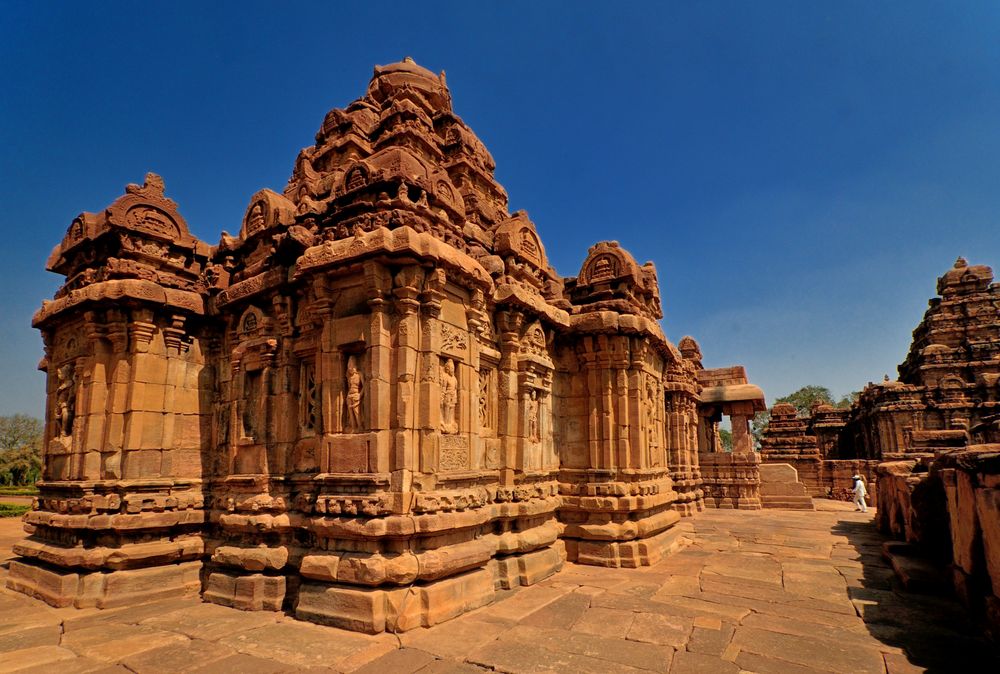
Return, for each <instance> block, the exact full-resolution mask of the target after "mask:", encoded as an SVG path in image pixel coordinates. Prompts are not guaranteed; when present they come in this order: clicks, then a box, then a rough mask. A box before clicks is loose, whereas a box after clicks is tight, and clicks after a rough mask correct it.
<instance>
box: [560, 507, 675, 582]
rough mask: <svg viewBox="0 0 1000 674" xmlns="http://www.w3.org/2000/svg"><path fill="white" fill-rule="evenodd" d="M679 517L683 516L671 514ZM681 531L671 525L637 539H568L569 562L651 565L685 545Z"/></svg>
mask: <svg viewBox="0 0 1000 674" xmlns="http://www.w3.org/2000/svg"><path fill="white" fill-rule="evenodd" d="M672 514H673V515H675V516H676V517H677V518H678V519H680V515H678V514H677V513H672ZM681 534H682V531H681V529H679V528H678V527H676V526H671V527H670V528H669V529H667V530H666V531H661V532H660V533H658V534H655V535H653V536H650V537H649V538H643V539H641V540H634V541H577V540H573V539H568V540H567V541H566V552H567V556H568V558H569V560H570V561H572V562H576V563H577V564H589V565H592V566H607V567H622V568H631V569H635V568H638V567H640V566H652V565H653V564H656V563H657V562H659V561H660V560H661V559H663V558H664V557H666V556H667V555H669V554H671V553H673V552H675V551H677V549H679V548H680V547H681V546H682V545H683V544H684V539H683V537H682V535H681Z"/></svg>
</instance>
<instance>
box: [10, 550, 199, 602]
mask: <svg viewBox="0 0 1000 674" xmlns="http://www.w3.org/2000/svg"><path fill="white" fill-rule="evenodd" d="M200 571H201V562H184V563H181V564H170V565H167V566H154V567H151V568H148V569H129V570H125V571H68V570H65V569H60V568H57V567H52V566H48V565H44V564H41V563H38V562H34V561H28V560H14V561H12V562H11V563H10V575H9V576H8V578H7V587H8V589H11V590H14V591H16V592H21V593H23V594H26V595H29V596H31V597H35V598H37V599H41V600H42V601H44V602H45V603H47V604H50V605H51V606H56V607H64V606H74V607H76V608H90V607H97V608H114V607H117V606H127V605H130V604H139V603H142V602H148V601H155V600H158V599H168V598H172V597H184V596H193V595H196V594H198V591H199V590H200V589H201V581H200V579H199V573H200Z"/></svg>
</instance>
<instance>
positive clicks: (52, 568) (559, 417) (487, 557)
mask: <svg viewBox="0 0 1000 674" xmlns="http://www.w3.org/2000/svg"><path fill="white" fill-rule="evenodd" d="M493 170H494V162H493V159H492V157H491V156H490V154H489V152H487V150H486V148H485V147H484V146H483V144H482V143H481V142H480V140H479V139H478V138H477V137H476V136H475V135H474V134H473V133H472V131H471V130H470V129H469V128H468V127H467V126H466V125H465V124H464V123H463V122H462V120H461V119H459V118H458V117H457V116H456V115H455V114H454V112H453V111H452V105H451V94H450V92H449V90H448V88H447V87H446V85H445V81H444V75H443V74H442V75H440V76H438V75H434V74H433V73H431V72H430V71H428V70H425V69H424V68H422V67H420V66H418V65H416V64H414V63H413V62H412V61H411V60H408V59H407V60H405V61H403V62H401V63H396V64H392V65H389V66H383V67H376V68H375V74H374V76H373V78H372V80H371V83H370V85H369V87H368V91H367V93H366V94H365V95H364V96H363V97H362V98H360V99H358V100H356V101H354V102H353V103H351V104H350V105H348V106H347V107H346V108H345V109H342V110H341V109H338V110H333V111H332V112H330V113H329V114H328V115H327V116H326V118H325V119H324V120H323V123H322V125H321V127H320V129H319V131H318V133H317V134H316V143H315V145H313V146H311V147H308V148H306V149H304V150H302V152H300V153H299V156H298V158H297V159H296V161H295V167H294V170H293V172H292V176H291V179H290V180H289V182H288V186H287V187H286V188H285V190H284V192H283V193H281V194H279V193H276V192H273V191H271V190H267V189H265V190H261V191H260V192H258V193H257V194H255V195H254V196H253V197H252V198H251V200H250V203H249V205H248V207H247V209H246V214H245V215H244V217H243V221H242V225H241V226H240V227H239V232H238V234H237V235H234V236H230V235H228V234H224V235H223V236H222V239H221V241H220V242H219V244H218V245H216V246H209V245H207V244H205V243H202V242H200V241H198V240H196V239H195V238H193V237H192V236H191V234H190V233H189V231H188V228H187V225H186V223H185V221H184V219H183V218H182V217H181V215H180V213H179V212H178V208H177V205H176V204H175V203H174V202H173V201H171V200H170V199H169V198H167V197H166V196H165V194H164V184H163V181H162V180H161V179H160V178H159V177H158V176H155V175H153V174H150V175H148V176H147V178H146V181H145V184H144V185H142V186H138V185H129V186H128V188H127V192H126V194H125V195H124V196H122V197H120V198H119V199H117V200H116V201H115V202H114V203H113V204H111V205H110V206H109V207H108V208H107V209H105V210H104V211H103V212H101V213H97V214H91V213H84V214H82V215H80V216H79V217H78V218H77V219H75V220H74V221H73V222H72V224H71V225H70V228H69V231H68V232H67V233H66V236H65V237H64V238H63V241H62V243H61V244H60V245H59V246H57V247H56V249H55V251H54V252H53V254H52V257H51V258H50V260H49V269H51V270H52V271H55V272H57V273H60V274H63V275H65V276H66V282H65V284H64V285H63V286H62V288H61V289H60V290H59V291H58V292H57V294H56V297H55V299H54V300H52V301H47V302H45V303H44V305H43V307H42V309H41V310H40V311H39V312H38V314H37V315H36V317H35V321H34V322H35V325H36V327H38V329H39V330H41V332H42V335H43V337H44V341H45V354H46V355H45V358H44V360H43V361H42V363H41V369H42V370H44V371H45V372H46V373H47V377H48V407H47V423H46V446H45V474H44V480H43V482H42V483H41V484H40V491H41V496H40V497H39V500H38V504H37V507H36V509H35V510H33V511H32V512H30V513H29V514H28V515H27V517H26V524H27V525H28V530H29V532H30V536H29V537H28V538H27V539H26V540H25V541H23V542H22V543H21V544H19V545H18V546H17V547H16V551H17V553H18V554H19V555H20V559H19V560H16V561H14V562H12V564H11V573H10V580H9V585H10V586H11V587H13V588H15V589H18V590H20V591H22V592H26V593H28V594H32V595H35V596H37V597H40V598H42V599H44V600H45V601H47V602H49V603H51V604H54V605H60V606H63V605H75V606H99V607H105V606H116V605H122V604H127V603H130V602H133V601H136V600H137V599H141V598H150V597H158V596H168V595H174V594H181V593H186V592H199V591H200V592H201V593H202V594H203V596H204V597H205V599H206V600H208V601H212V602H217V603H220V604H225V605H230V606H235V607H239V608H244V609H254V610H262V609H263V610H277V609H282V608H284V609H285V610H290V611H294V613H295V615H297V616H298V617H300V618H303V619H307V620H313V621H316V622H321V623H327V624H332V625H337V626H341V627H345V628H348V629H355V630H362V631H368V632H380V631H383V630H391V631H399V630H405V629H409V628H412V627H415V626H418V625H421V624H423V625H430V624H434V623H437V622H440V621H442V620H446V619H448V618H449V617H452V616H455V615H457V614H459V613H461V612H463V611H467V610H471V609H473V608H475V607H478V606H481V605H483V604H486V603H489V602H491V601H493V599H494V597H495V593H496V592H497V591H498V590H500V589H503V588H512V587H515V586H518V585H530V584H532V583H535V582H537V581H539V580H541V579H544V578H546V577H547V576H549V575H551V574H553V573H555V572H556V571H557V570H558V569H559V568H560V567H561V566H562V565H563V563H564V561H565V560H566V559H569V560H572V561H576V562H579V563H582V564H595V565H602V566H610V567H617V566H624V567H636V566H641V565H647V564H652V563H654V562H656V561H657V560H658V559H660V558H661V556H662V555H664V554H666V553H668V552H669V551H671V550H672V549H673V548H675V547H676V546H677V545H678V544H679V530H678V528H677V527H675V524H676V523H677V522H678V520H679V518H680V517H681V516H682V515H687V514H691V513H693V512H696V511H697V510H699V509H701V508H703V507H704V503H703V497H702V488H701V479H700V473H699V471H698V447H699V440H698V429H699V411H698V405H699V402H700V398H699V395H700V392H701V389H702V386H701V384H699V375H698V371H699V369H701V365H700V362H698V361H697V360H695V359H694V358H693V357H691V358H689V357H686V356H685V355H684V354H682V353H681V351H680V350H678V349H677V348H676V347H675V346H674V345H673V344H671V343H670V342H669V341H668V340H667V339H666V337H665V336H664V334H663V332H662V331H661V328H660V326H659V320H660V319H661V318H662V313H661V308H660V295H659V288H658V284H657V278H656V271H655V269H654V268H653V265H652V264H651V263H646V264H644V265H640V264H638V263H637V262H636V261H635V259H634V258H633V257H632V256H631V255H630V254H629V253H627V252H626V251H625V250H623V249H622V248H620V247H619V246H618V244H617V243H615V242H605V243H598V244H597V245H595V246H593V247H592V248H591V249H590V252H589V254H588V256H587V259H586V260H585V261H584V262H583V265H582V266H581V268H580V272H579V274H578V275H577V276H576V277H574V278H563V277H560V276H559V275H558V274H557V273H556V272H555V271H554V270H553V268H552V267H551V266H549V263H548V260H547V258H546V253H545V247H544V246H543V245H542V242H541V240H540V238H539V235H538V232H537V231H536V229H535V225H534V224H533V223H532V222H531V220H529V219H528V217H527V215H526V214H525V213H524V212H516V213H513V214H511V213H510V212H508V208H507V195H506V193H505V192H504V189H503V188H502V187H501V186H500V185H499V184H498V183H497V182H496V181H495V180H494V178H493ZM697 358H698V360H700V353H699V354H698V356H697ZM702 427H704V424H702Z"/></svg>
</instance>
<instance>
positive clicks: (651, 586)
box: [0, 502, 1000, 674]
mask: <svg viewBox="0 0 1000 674" xmlns="http://www.w3.org/2000/svg"><path fill="white" fill-rule="evenodd" d="M818 503H819V505H820V508H821V510H819V511H817V512H802V511H789V510H766V511H759V512H731V511H711V510H710V511H706V512H704V513H700V514H699V515H698V516H696V517H695V518H694V519H693V520H688V521H686V522H685V524H684V526H686V527H689V530H690V537H691V538H692V543H691V544H690V545H688V546H687V547H686V548H684V549H683V550H682V551H681V552H679V553H677V554H675V555H674V556H672V557H670V558H669V559H667V560H665V561H663V562H662V563H660V564H659V565H657V566H655V567H652V568H647V569H637V570H636V569H602V568H595V567H586V566H577V565H567V567H566V569H564V570H563V572H562V573H560V574H558V575H557V576H556V577H554V578H551V579H549V580H547V581H545V582H543V583H540V584H539V585H537V586H534V587H529V588H522V589H520V590H518V591H515V592H512V593H510V596H508V597H506V598H504V599H503V600H502V601H499V602H497V603H495V604H493V605H491V606H488V607H485V608H483V609H479V610H477V611H474V612H472V613H469V614H467V615H465V616H462V617H460V618H457V619H455V620H452V621H449V622H447V623H444V624H442V625H438V626H435V627H433V628H430V629H418V630H414V631H411V632H407V633H404V634H402V635H399V636H398V637H397V636H395V635H392V634H382V635H378V636H366V635H361V634H356V633H352V632H345V631H343V630H338V629H334V628H328V627H320V626H316V625H311V624H308V623H303V622H299V621H295V620H293V619H291V618H290V617H288V616H286V615H283V614H272V613H245V612H242V611H237V610H234V609H228V608H223V607H220V606H215V605H212V604H203V603H200V602H199V601H198V600H197V599H182V600H175V601H166V602H157V603H153V604H144V605H141V606H134V607H129V608H125V609H116V610H107V611H97V610H92V609H88V610H74V609H53V608H50V607H48V606H46V605H44V604H42V603H41V602H37V601H33V600H30V599H28V598H26V597H23V596H21V595H18V594H15V593H11V592H8V591H6V590H4V591H2V592H0V671H2V672H14V671H16V672H53V673H55V672H58V673H60V674H62V673H68V672H139V673H140V674H146V673H156V672H164V673H167V672H169V673H171V674H174V673H178V672H213V673H216V672H239V673H240V674H257V673H264V672H365V673H369V672H370V673H380V674H384V673H387V672H418V671H419V672H421V673H422V674H443V673H456V674H458V673H462V672H481V671H484V670H491V669H492V670H496V671H501V672H550V671H557V672H594V673H600V674H605V673H608V672H646V671H652V672H671V673H678V674H680V673H689V672H690V673H694V672H709V673H713V674H714V673H727V672H733V673H735V672H740V671H746V672H759V673H760V674H767V673H769V672H782V673H786V672H787V673H795V672H803V673H805V672H831V673H836V674H844V673H848V672H850V673H855V672H857V673H866V672H875V673H877V672H889V673H890V674H896V673H903V672H918V671H935V672H998V671H1000V661H998V660H997V659H996V658H997V650H996V647H995V646H991V645H990V644H988V643H986V642H984V641H983V640H982V639H980V638H979V637H977V636H976V635H977V634H978V631H977V630H976V628H975V627H974V626H973V625H971V624H969V621H968V619H967V617H966V615H965V612H964V611H963V609H962V608H961V607H960V606H959V604H958V603H957V602H956V601H955V600H953V599H951V598H940V597H931V596H925V595H916V594H910V593H907V592H904V591H902V590H901V589H900V588H899V586H898V584H897V583H896V582H895V580H894V577H893V575H892V572H891V571H890V570H889V568H887V566H886V564H885V563H884V562H883V560H882V558H881V556H880V546H881V542H882V540H883V539H882V537H881V536H880V535H879V534H878V533H877V532H876V531H875V529H874V526H873V525H872V523H871V519H872V514H871V513H868V514H861V513H855V512H853V511H851V510H849V509H847V510H845V509H844V506H843V505H842V504H836V503H833V502H818ZM20 535H21V532H20V523H19V522H16V521H13V522H12V521H10V520H0V560H2V559H9V558H10V556H11V553H10V546H11V544H12V543H13V541H14V540H15V539H16V538H18V537H20ZM5 573H6V571H5V570H3V569H0V577H2V575H4V574H5Z"/></svg>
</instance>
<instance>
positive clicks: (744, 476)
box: [679, 337, 766, 510]
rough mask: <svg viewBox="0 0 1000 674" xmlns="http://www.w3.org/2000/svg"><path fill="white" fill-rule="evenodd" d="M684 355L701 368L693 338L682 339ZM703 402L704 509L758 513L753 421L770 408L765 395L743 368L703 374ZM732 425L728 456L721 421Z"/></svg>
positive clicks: (700, 437) (701, 459)
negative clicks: (725, 417)
mask: <svg viewBox="0 0 1000 674" xmlns="http://www.w3.org/2000/svg"><path fill="white" fill-rule="evenodd" d="M679 346H680V349H681V352H682V353H684V354H685V357H687V358H689V359H692V360H696V362H697V363H698V365H699V366H700V365H701V350H700V349H699V347H698V343H697V342H695V341H694V339H693V338H691V337H685V338H683V339H682V340H681V341H680V344H679ZM698 383H699V384H701V402H700V404H699V405H698V463H699V465H700V467H701V478H702V485H703V489H704V490H705V505H706V506H708V507H712V508H734V509H738V510H759V509H760V507H761V502H760V472H759V463H760V457H759V456H758V455H757V453H756V452H755V451H754V448H753V436H752V435H751V433H750V422H751V421H752V420H753V417H754V415H755V414H756V413H757V412H761V411H763V410H764V409H766V407H765V404H764V392H763V391H761V390H760V388H759V387H757V386H754V385H753V384H751V383H749V381H748V380H747V375H746V370H744V369H743V367H741V366H734V367H724V368H714V369H705V368H700V367H699V370H698ZM723 416H728V417H729V418H730V421H731V423H732V434H733V435H732V437H733V449H732V451H731V452H726V451H724V450H723V448H722V443H721V441H720V440H719V422H720V421H722V417H723Z"/></svg>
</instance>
